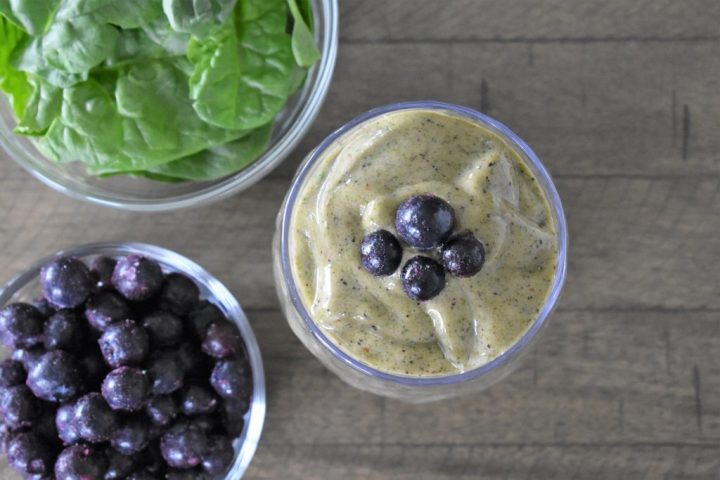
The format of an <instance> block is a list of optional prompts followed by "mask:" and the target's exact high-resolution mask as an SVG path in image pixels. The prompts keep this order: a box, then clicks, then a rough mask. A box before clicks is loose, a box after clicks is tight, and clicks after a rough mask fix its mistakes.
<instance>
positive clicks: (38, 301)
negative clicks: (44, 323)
mask: <svg viewBox="0 0 720 480" xmlns="http://www.w3.org/2000/svg"><path fill="white" fill-rule="evenodd" d="M30 304H31V305H32V306H33V307H35V308H37V309H38V311H39V312H40V313H41V314H42V316H43V317H45V318H49V317H51V316H52V314H53V313H55V309H54V308H53V307H52V305H50V302H48V301H47V300H45V297H37V298H35V299H33V301H32V302H30Z"/></svg>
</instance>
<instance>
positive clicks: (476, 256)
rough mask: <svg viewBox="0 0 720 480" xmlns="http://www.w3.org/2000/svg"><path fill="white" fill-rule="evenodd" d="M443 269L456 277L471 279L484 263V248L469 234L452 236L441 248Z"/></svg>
mask: <svg viewBox="0 0 720 480" xmlns="http://www.w3.org/2000/svg"><path fill="white" fill-rule="evenodd" d="M442 260H443V264H444V265H445V269H446V270H447V271H448V272H450V273H451V274H453V275H455V276H457V277H472V276H473V275H475V274H477V273H478V272H479V271H480V269H482V266H483V264H484V263H485V247H484V246H483V244H482V242H481V241H480V240H478V239H477V238H475V236H474V235H473V234H472V233H470V232H465V233H461V234H458V235H453V236H452V237H451V238H450V240H448V241H447V243H446V244H445V245H444V246H443V248H442Z"/></svg>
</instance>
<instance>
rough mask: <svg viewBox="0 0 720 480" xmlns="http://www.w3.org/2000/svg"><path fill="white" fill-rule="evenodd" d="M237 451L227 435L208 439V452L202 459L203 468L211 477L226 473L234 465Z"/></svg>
mask: <svg viewBox="0 0 720 480" xmlns="http://www.w3.org/2000/svg"><path fill="white" fill-rule="evenodd" d="M234 457H235V450H234V449H233V446H232V441H231V440H230V438H229V437H227V436H225V435H213V436H211V437H210V438H209V439H208V445H207V450H206V452H205V455H203V459H202V467H203V470H205V472H206V473H208V474H210V475H219V474H221V473H224V472H225V471H226V470H227V469H228V468H230V465H231V464H232V461H233V458H234Z"/></svg>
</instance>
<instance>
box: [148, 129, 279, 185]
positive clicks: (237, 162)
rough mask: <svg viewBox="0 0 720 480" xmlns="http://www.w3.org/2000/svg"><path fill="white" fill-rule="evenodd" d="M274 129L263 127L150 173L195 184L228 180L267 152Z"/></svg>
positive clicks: (156, 168)
mask: <svg viewBox="0 0 720 480" xmlns="http://www.w3.org/2000/svg"><path fill="white" fill-rule="evenodd" d="M272 130H273V126H272V125H271V124H268V125H264V126H262V127H260V128H257V129H255V130H253V131H252V132H250V133H249V134H248V135H247V136H245V137H243V138H241V139H239V140H235V141H234V142H230V143H227V144H224V145H219V146H217V147H211V148H209V149H207V150H203V151H202V152H200V153H196V154H195V155H191V156H189V157H185V158H181V159H180V160H175V161H174V162H170V163H166V164H164V165H161V166H159V167H155V168H153V169H152V170H150V172H151V173H152V174H155V175H162V176H163V177H171V178H175V179H182V180H195V181H207V180H215V179H218V178H222V177H225V176H227V175H230V174H232V173H235V172H238V171H240V170H242V169H243V168H245V167H247V166H248V165H249V164H251V163H252V162H254V161H255V160H257V159H258V158H259V157H260V155H262V154H263V153H264V152H265V150H266V149H267V146H268V144H269V143H270V136H271V134H272ZM156 179H157V177H156Z"/></svg>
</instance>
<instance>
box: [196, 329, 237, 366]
mask: <svg viewBox="0 0 720 480" xmlns="http://www.w3.org/2000/svg"><path fill="white" fill-rule="evenodd" d="M241 342H242V340H241V339H240V332H238V329H237V327H236V326H235V325H233V324H232V323H230V322H228V321H225V320H223V321H221V322H217V323H213V324H212V325H210V327H209V328H208V329H207V332H206V334H205V340H203V343H202V349H203V352H205V353H206V354H207V355H210V356H211V357H215V358H225V357H230V356H232V355H235V354H236V353H238V352H239V351H240V348H241V347H240V344H241Z"/></svg>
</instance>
